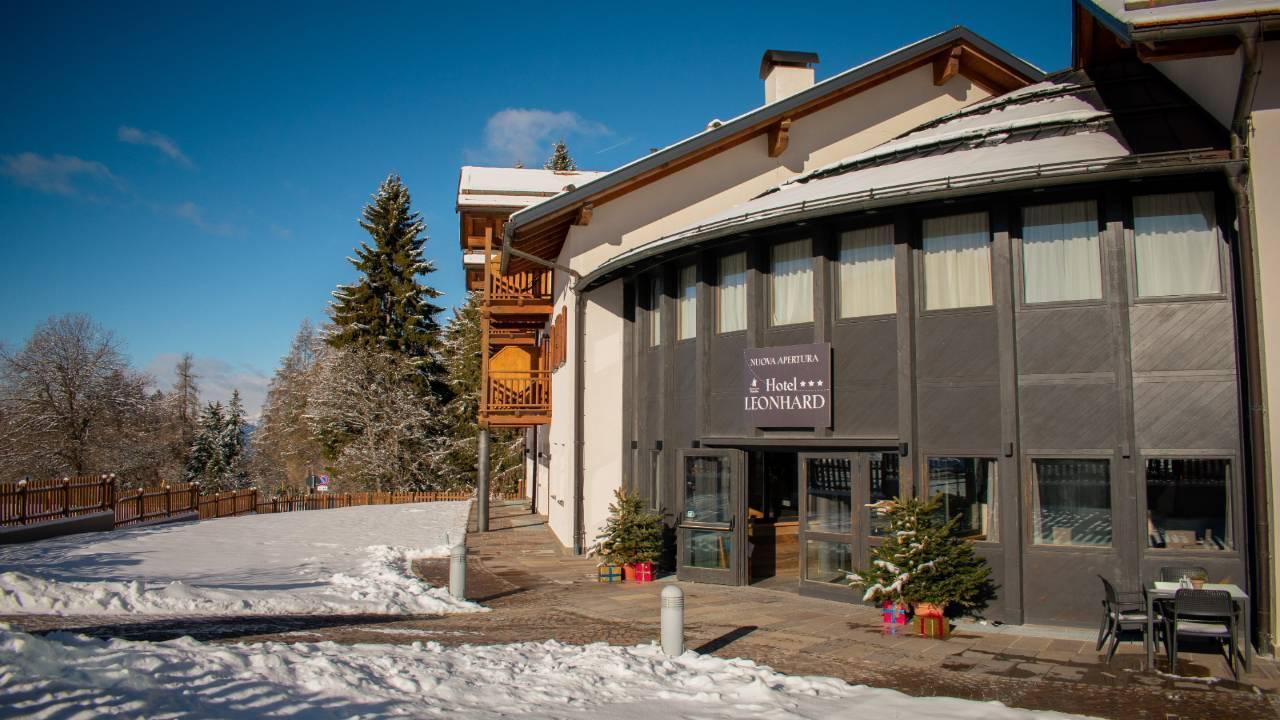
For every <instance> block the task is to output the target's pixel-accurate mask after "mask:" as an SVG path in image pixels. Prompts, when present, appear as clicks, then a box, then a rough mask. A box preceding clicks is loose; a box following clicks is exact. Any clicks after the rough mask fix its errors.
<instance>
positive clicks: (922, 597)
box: [849, 496, 991, 610]
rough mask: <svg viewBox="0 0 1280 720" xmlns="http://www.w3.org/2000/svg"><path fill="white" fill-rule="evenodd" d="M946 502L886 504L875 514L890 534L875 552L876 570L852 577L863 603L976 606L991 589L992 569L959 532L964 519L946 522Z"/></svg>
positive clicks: (880, 504) (914, 500)
mask: <svg viewBox="0 0 1280 720" xmlns="http://www.w3.org/2000/svg"><path fill="white" fill-rule="evenodd" d="M940 506H941V503H940V498H939V497H938V496H934V497H933V498H931V499H929V500H921V499H919V498H911V499H909V500H902V499H900V498H895V499H893V500H884V501H881V502H878V503H875V504H873V505H871V506H870V507H871V511H872V512H877V513H880V514H881V515H884V516H885V517H886V518H888V520H889V534H888V535H887V536H886V537H885V538H884V542H882V543H881V544H880V545H879V547H876V548H875V549H874V550H873V551H872V553H871V567H869V568H867V569H866V570H863V571H860V572H858V573H855V574H852V575H850V576H849V580H850V585H851V586H853V587H858V588H864V589H865V592H864V594H863V596H862V599H863V600H864V601H865V600H875V601H889V602H893V603H908V604H912V605H920V604H930V605H937V606H939V607H940V608H941V609H944V610H945V609H946V607H947V606H948V605H958V606H960V607H973V606H974V605H975V604H977V602H978V601H979V600H981V599H982V598H983V597H984V596H985V595H986V593H987V592H988V591H989V589H990V576H991V568H989V567H987V565H986V563H985V562H984V561H983V560H982V559H981V558H979V557H978V556H977V555H976V554H974V552H973V544H972V543H970V542H969V541H968V540H966V539H964V538H963V537H960V536H959V535H957V534H956V533H955V527H956V523H957V522H959V519H960V518H959V516H956V517H953V518H951V519H950V520H946V521H945V522H944V521H943V520H944V519H943V518H942V513H941V511H940Z"/></svg>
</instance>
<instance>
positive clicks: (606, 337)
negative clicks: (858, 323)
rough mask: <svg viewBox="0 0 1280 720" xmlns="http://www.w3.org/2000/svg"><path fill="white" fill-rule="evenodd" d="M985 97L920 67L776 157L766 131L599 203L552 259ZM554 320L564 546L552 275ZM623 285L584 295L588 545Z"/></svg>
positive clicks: (563, 535)
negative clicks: (937, 78) (936, 79)
mask: <svg viewBox="0 0 1280 720" xmlns="http://www.w3.org/2000/svg"><path fill="white" fill-rule="evenodd" d="M986 97H989V94H988V93H987V92H986V91H984V90H982V89H981V88H979V87H978V86H976V85H974V84H973V83H972V82H970V81H969V80H968V78H965V77H964V76H963V75H957V76H956V77H953V78H952V79H951V80H949V81H948V82H947V83H946V84H944V85H943V86H941V87H939V86H935V85H934V84H933V70H932V68H931V67H927V66H926V67H922V68H919V69H917V70H914V71H911V72H909V73H906V74H904V75H901V76H899V77H897V78H894V79H893V80H890V81H888V82H885V83H882V84H880V85H878V86H876V87H874V88H871V89H869V90H867V91H865V92H863V93H861V94H859V95H856V96H854V97H852V98H848V99H846V100H843V101H841V102H839V103H836V104H834V105H831V106H829V107H827V108H824V109H823V110H821V111H819V112H816V113H814V114H812V115H808V116H806V117H804V118H800V119H799V120H796V121H795V122H794V123H793V124H792V126H791V133H790V142H789V144H788V148H787V150H786V152H784V153H783V154H782V156H781V157H777V158H771V157H769V154H768V152H767V149H766V142H767V141H766V139H765V137H764V136H760V137H757V138H754V139H752V140H750V141H747V142H744V143H742V144H740V145H738V146H736V147H734V148H731V149H729V150H726V151H724V152H721V153H720V154H718V155H715V156H713V157H711V158H708V159H706V160H704V161H702V162H700V163H698V164H696V165H693V166H691V167H688V168H685V169H683V170H680V171H678V172H676V173H673V174H671V175H668V176H666V177H664V178H662V179H661V180H658V181H656V182H653V183H650V184H648V185H646V186H644V187H642V188H639V189H637V190H635V191H633V192H631V193H628V194H627V195H624V196H622V197H620V198H618V199H615V200H613V201H610V202H608V203H605V204H603V205H597V206H596V208H595V212H594V213H593V216H592V219H591V223H590V224H589V225H587V226H583V227H576V226H575V227H573V228H572V229H571V230H570V232H569V236H568V238H567V239H566V242H565V245H564V248H563V250H562V252H561V254H560V257H559V259H558V262H559V263H560V264H561V265H567V266H569V267H572V268H573V269H574V270H575V271H577V272H578V273H581V274H586V273H588V272H591V271H592V270H594V269H595V268H596V267H598V266H599V265H600V264H601V263H603V262H605V261H607V260H609V259H611V258H613V257H614V256H615V255H617V254H618V253H620V252H623V251H625V250H629V249H632V248H634V247H637V246H639V245H643V244H645V243H647V242H650V241H652V240H655V239H657V238H659V237H662V236H663V235H666V234H669V233H671V232H674V231H676V230H679V229H681V228H683V227H685V226H686V225H689V224H691V223H695V222H697V221H698V220H699V219H701V218H704V217H708V216H710V215H712V214H714V213H717V212H720V211H722V210H724V209H726V208H728V207H731V206H733V205H737V204H739V203H742V202H746V201H747V200H750V199H751V198H753V197H755V196H756V195H758V194H760V193H761V192H763V191H764V190H766V189H768V188H770V187H772V186H774V185H777V184H779V183H781V182H782V181H784V180H786V179H788V178H790V177H792V176H794V175H796V174H797V173H800V172H804V171H806V170H811V169H813V168H816V167H819V166H821V165H825V164H827V163H830V162H834V161H836V160H840V159H843V158H845V157H848V156H850V155H854V154H857V153H859V152H862V151H863V150H867V149H869V148H872V147H874V146H876V145H879V144H881V143H883V142H885V141H887V140H890V139H892V138H893V137H895V136H897V135H900V134H902V133H904V132H906V131H908V130H910V129H911V128H913V127H915V126H917V125H919V124H921V123H923V122H927V121H928V120H931V119H933V118H935V117H938V116H940V115H944V114H946V113H949V112H952V111H954V110H957V109H959V108H961V107H964V106H965V105H969V104H971V103H974V102H977V101H979V100H982V99H984V98H986ZM556 296H557V300H556V313H559V312H560V309H561V308H562V307H567V308H568V311H567V313H566V317H567V318H568V328H567V335H568V362H566V363H565V365H564V366H563V367H561V368H560V369H558V370H556V371H555V372H554V373H553V374H552V383H551V393H552V398H551V408H552V410H551V416H552V422H551V425H550V426H549V427H548V440H549V445H550V452H551V462H550V480H549V483H548V485H549V487H548V490H549V493H550V502H549V503H548V504H547V505H545V506H544V507H546V508H547V511H548V518H549V524H550V527H551V530H552V532H554V533H555V535H556V537H557V538H558V539H559V540H560V542H561V543H563V544H564V545H565V546H570V547H571V546H572V545H573V510H574V508H573V414H574V400H573V393H574V390H575V381H574V376H573V373H574V343H575V342H576V339H577V335H576V328H575V327H574V322H575V321H576V318H575V317H574V307H573V302H574V301H573V294H572V293H570V292H569V291H568V277H567V275H566V274H565V273H563V272H558V273H556ZM622 312H623V307H622V283H621V281H617V282H614V283H611V284H610V285H608V286H605V287H603V288H600V289H597V290H594V291H592V292H591V293H589V295H588V304H587V310H586V314H587V319H586V356H585V379H584V383H585V393H584V397H585V403H584V407H585V412H584V422H585V428H584V430H585V432H584V447H583V453H584V463H583V465H584V472H585V492H584V496H583V510H584V525H585V528H586V546H587V547H590V546H591V545H592V544H593V543H594V542H595V537H596V535H597V534H598V533H599V528H600V527H601V526H602V525H603V523H604V521H605V519H606V518H607V516H608V507H609V503H610V502H611V500H612V496H613V491H614V490H615V489H616V488H617V487H619V486H620V485H621V483H622V469H623V468H622V462H623V453H622V420H623V417H622V392H623V356H622V353H623V331H624V329H625V323H624V321H623V318H622Z"/></svg>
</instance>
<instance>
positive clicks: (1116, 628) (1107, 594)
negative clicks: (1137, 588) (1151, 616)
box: [1094, 575, 1160, 665]
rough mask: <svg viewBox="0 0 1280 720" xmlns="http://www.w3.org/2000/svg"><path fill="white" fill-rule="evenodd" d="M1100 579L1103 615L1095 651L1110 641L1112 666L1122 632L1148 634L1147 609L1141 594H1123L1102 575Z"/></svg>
mask: <svg viewBox="0 0 1280 720" xmlns="http://www.w3.org/2000/svg"><path fill="white" fill-rule="evenodd" d="M1098 579H1099V580H1101V581H1102V592H1103V600H1102V609H1103V615H1102V626H1101V627H1100V628H1098V645H1097V647H1095V648H1094V650H1101V649H1102V646H1103V645H1105V644H1106V642H1107V640H1108V639H1110V640H1111V647H1110V649H1108V650H1107V664H1108V665H1110V664H1111V659H1112V658H1113V657H1115V655H1116V649H1117V648H1119V647H1120V633H1121V632H1123V631H1125V630H1137V631H1139V632H1141V633H1142V634H1144V635H1145V634H1146V632H1147V609H1146V605H1145V604H1144V600H1143V597H1142V593H1141V592H1121V591H1119V590H1116V588H1115V586H1114V585H1112V584H1111V582H1110V581H1109V580H1107V579H1106V578H1104V577H1102V576H1101V575H1099V576H1098ZM1156 621H1157V622H1160V618H1159V617H1157V618H1156ZM1156 627H1160V626H1159V625H1157V626H1156Z"/></svg>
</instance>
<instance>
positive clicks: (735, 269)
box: [716, 252, 747, 333]
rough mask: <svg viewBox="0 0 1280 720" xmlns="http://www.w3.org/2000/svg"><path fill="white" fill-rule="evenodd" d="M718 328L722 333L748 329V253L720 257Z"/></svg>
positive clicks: (717, 293)
mask: <svg viewBox="0 0 1280 720" xmlns="http://www.w3.org/2000/svg"><path fill="white" fill-rule="evenodd" d="M716 295H717V296H718V299H719V302H718V303H717V304H718V305H719V311H720V312H719V316H720V317H719V321H718V323H717V325H716V327H717V329H718V330H719V331H720V332H722V333H727V332H738V331H739V330H746V329H747V254H746V253H744V252H740V253H734V254H732V255H725V256H724V257H722V258H720V286H719V290H718V291H717V292H716Z"/></svg>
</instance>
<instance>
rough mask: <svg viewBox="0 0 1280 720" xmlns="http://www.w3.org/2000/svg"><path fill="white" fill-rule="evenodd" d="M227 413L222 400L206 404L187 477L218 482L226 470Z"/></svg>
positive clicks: (189, 460)
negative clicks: (224, 444) (223, 442)
mask: <svg viewBox="0 0 1280 720" xmlns="http://www.w3.org/2000/svg"><path fill="white" fill-rule="evenodd" d="M226 425H227V415H226V412H225V411H224V409H223V407H222V403H220V402H211V403H209V404H208V405H205V406H204V410H203V411H201V413H200V420H199V422H198V423H197V426H196V437H195V440H194V441H193V442H192V444H191V455H190V458H189V459H188V461H187V479H188V480H197V481H201V482H210V483H213V484H215V485H216V484H218V483H219V482H220V481H221V480H222V476H223V474H224V472H225V471H226V468H227V465H226V457H225V454H224V452H223V444H222V441H223V433H224V432H225V430H226Z"/></svg>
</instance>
